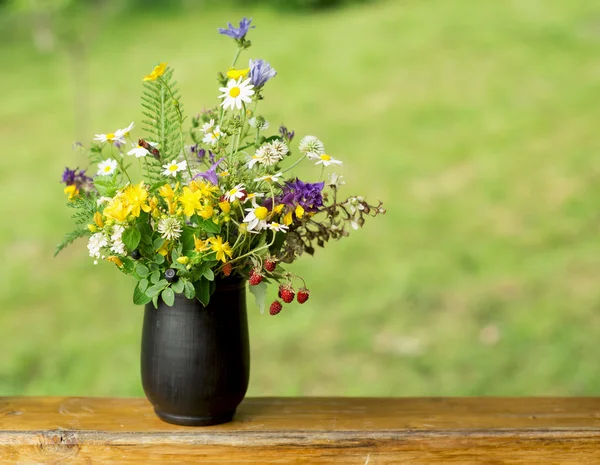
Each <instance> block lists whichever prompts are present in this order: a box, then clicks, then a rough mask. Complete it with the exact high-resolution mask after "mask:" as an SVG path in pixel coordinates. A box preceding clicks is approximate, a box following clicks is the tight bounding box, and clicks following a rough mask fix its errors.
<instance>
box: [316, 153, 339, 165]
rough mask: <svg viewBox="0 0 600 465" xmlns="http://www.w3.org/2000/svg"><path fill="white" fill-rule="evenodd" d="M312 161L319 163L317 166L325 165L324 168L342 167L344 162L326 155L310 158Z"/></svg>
mask: <svg viewBox="0 0 600 465" xmlns="http://www.w3.org/2000/svg"><path fill="white" fill-rule="evenodd" d="M310 158H312V159H315V160H317V162H316V163H315V165H323V166H331V165H341V164H342V162H341V161H339V160H336V159H335V158H333V157H331V156H329V155H327V154H326V153H322V154H321V155H319V156H318V158H317V157H310Z"/></svg>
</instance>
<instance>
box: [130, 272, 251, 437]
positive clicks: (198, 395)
mask: <svg viewBox="0 0 600 465" xmlns="http://www.w3.org/2000/svg"><path fill="white" fill-rule="evenodd" d="M141 371H142V385H143V387H144V392H145V393H146V397H148V400H149V401H150V402H151V403H152V405H153V406H154V410H155V412H156V414H157V415H158V416H159V418H161V419H162V420H164V421H166V422H168V423H173V424H177V425H186V426H207V425H216V424H219V423H225V422H227V421H230V420H231V419H232V418H233V415H234V414H235V409H236V408H237V406H238V405H239V404H240V402H241V401H242V400H243V398H244V396H245V395H246V390H247V388H248V379H249V375H250V347H249V341H248V319H247V315H246V290H245V286H244V281H243V280H241V279H233V278H226V279H223V280H221V281H217V283H216V289H215V292H214V293H213V295H212V296H211V299H210V302H209V304H208V306H206V307H205V306H204V305H202V304H201V303H200V302H199V301H198V300H197V299H191V300H189V299H187V298H186V297H185V296H183V295H182V294H177V295H176V296H175V303H174V304H173V306H172V307H169V306H167V305H166V304H165V303H164V302H163V301H162V299H159V304H158V308H154V305H153V304H151V303H150V304H147V305H146V308H145V311H144V325H143V332H142V359H141Z"/></svg>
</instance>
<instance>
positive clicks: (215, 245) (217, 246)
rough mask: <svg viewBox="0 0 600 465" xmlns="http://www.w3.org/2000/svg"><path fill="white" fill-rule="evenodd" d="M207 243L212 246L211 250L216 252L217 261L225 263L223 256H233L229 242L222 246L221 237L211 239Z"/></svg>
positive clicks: (225, 259) (225, 258)
mask: <svg viewBox="0 0 600 465" xmlns="http://www.w3.org/2000/svg"><path fill="white" fill-rule="evenodd" d="M208 241H209V242H210V243H211V244H212V249H213V250H214V251H215V252H217V260H221V261H222V262H223V263H225V262H226V261H227V257H225V255H228V256H229V258H231V256H232V255H233V249H232V248H231V246H230V245H229V242H225V243H224V244H223V238H222V237H221V236H217V237H211V238H209V239H208Z"/></svg>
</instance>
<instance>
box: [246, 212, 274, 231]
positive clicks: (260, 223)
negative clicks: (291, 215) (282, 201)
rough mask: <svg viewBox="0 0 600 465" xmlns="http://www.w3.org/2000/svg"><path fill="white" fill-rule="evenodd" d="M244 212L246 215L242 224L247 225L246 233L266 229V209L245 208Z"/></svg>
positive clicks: (267, 213) (267, 214)
mask: <svg viewBox="0 0 600 465" xmlns="http://www.w3.org/2000/svg"><path fill="white" fill-rule="evenodd" d="M246 211H247V212H248V213H247V214H246V216H245V217H244V220H243V222H244V223H247V224H248V226H247V227H246V230H247V231H250V232H259V231H262V230H263V229H266V228H267V221H266V219H267V216H269V210H268V209H267V207H259V206H256V207H252V208H246Z"/></svg>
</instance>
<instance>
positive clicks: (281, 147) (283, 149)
mask: <svg viewBox="0 0 600 465" xmlns="http://www.w3.org/2000/svg"><path fill="white" fill-rule="evenodd" d="M271 147H272V148H273V151H274V152H275V153H276V154H277V155H279V156H280V157H282V158H283V157H284V156H286V155H287V154H288V153H289V151H290V149H289V148H288V146H287V145H286V143H285V142H283V141H282V140H279V139H275V140H274V141H272V142H271Z"/></svg>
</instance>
